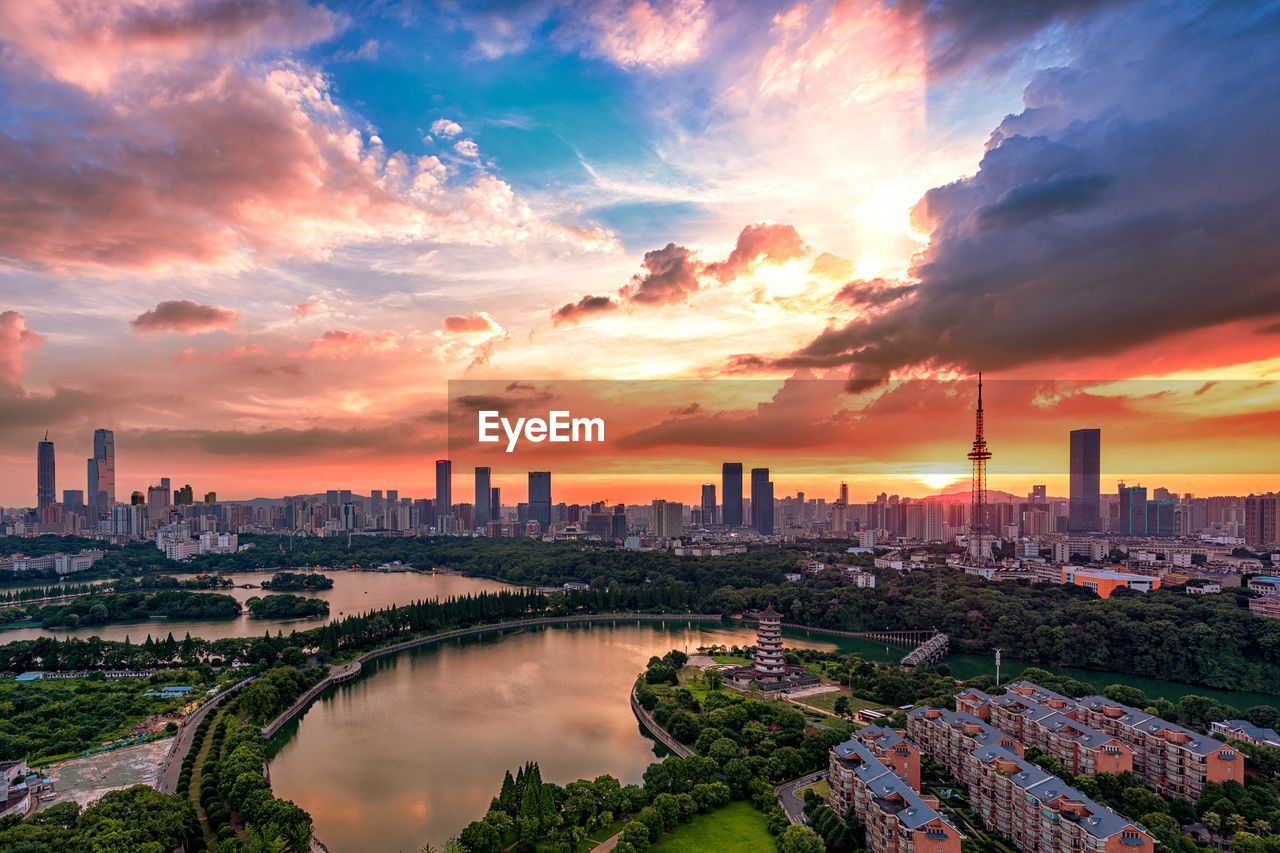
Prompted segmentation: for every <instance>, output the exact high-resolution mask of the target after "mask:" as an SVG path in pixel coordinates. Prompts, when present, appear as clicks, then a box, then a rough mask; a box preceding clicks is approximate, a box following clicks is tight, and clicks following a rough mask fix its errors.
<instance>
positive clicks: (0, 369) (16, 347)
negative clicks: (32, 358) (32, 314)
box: [0, 311, 44, 388]
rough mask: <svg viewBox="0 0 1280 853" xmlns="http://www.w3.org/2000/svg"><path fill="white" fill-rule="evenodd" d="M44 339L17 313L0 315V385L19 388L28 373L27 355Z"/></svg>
mask: <svg viewBox="0 0 1280 853" xmlns="http://www.w3.org/2000/svg"><path fill="white" fill-rule="evenodd" d="M42 343H44V337H43V336H41V335H39V334H36V333H35V332H33V331H32V330H31V329H28V328H27V318H26V317H24V316H23V315H22V314H21V313H19V312H17V311H5V312H4V313H3V314H0V385H5V386H8V387H10V388H16V387H18V384H19V383H20V382H21V381H22V374H23V373H24V372H26V368H27V362H26V355H27V353H28V352H30V351H31V350H34V349H35V348H36V347H38V346H40V344H42Z"/></svg>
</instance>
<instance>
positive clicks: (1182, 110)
mask: <svg viewBox="0 0 1280 853" xmlns="http://www.w3.org/2000/svg"><path fill="white" fill-rule="evenodd" d="M1278 6H1280V4H1277V3H1270V4H1267V5H1266V6H1265V7H1259V6H1256V5H1255V6H1250V5H1247V4H1218V5H1210V6H1208V7H1207V8H1206V9H1204V10H1201V9H1199V8H1192V9H1186V8H1182V9H1180V10H1175V9H1172V8H1171V7H1168V6H1154V5H1153V6H1150V7H1141V8H1134V9H1126V10H1123V12H1119V13H1113V14H1111V15H1109V16H1103V18H1102V19H1099V20H1097V21H1092V22H1089V23H1088V24H1082V25H1081V26H1080V27H1079V28H1078V29H1077V30H1076V31H1074V32H1072V33H1071V34H1069V35H1068V37H1067V38H1068V41H1069V43H1070V45H1071V48H1072V50H1073V54H1074V58H1073V60H1072V63H1071V64H1070V66H1068V67H1065V68H1056V69H1050V70H1047V71H1045V72H1042V73H1040V74H1039V75H1037V76H1036V77H1035V79H1033V81H1032V82H1031V84H1030V85H1029V86H1028V87H1027V90H1026V93H1025V99H1026V109H1024V110H1023V111H1022V112H1021V113H1019V114H1016V115H1011V116H1009V117H1007V118H1006V119H1005V120H1004V121H1003V122H1002V123H1001V125H1000V126H999V127H998V128H997V129H996V131H995V132H994V133H993V135H992V141H991V144H990V146H989V149H988V151H987V153H986V155H985V156H984V157H983V159H982V162H981V164H980V166H979V169H978V171H977V173H976V174H974V175H973V176H971V177H969V178H966V179H964V180H961V181H957V182H955V183H952V184H949V185H947V186H943V187H938V188H936V189H934V190H931V191H930V192H929V193H927V194H926V195H925V197H924V198H923V199H922V200H921V202H920V203H919V204H918V205H917V208H916V210H915V211H914V214H913V215H914V219H915V222H916V225H917V226H918V227H920V228H922V229H924V230H927V231H929V232H930V234H931V239H930V243H929V246H928V249H927V250H926V251H925V252H924V253H923V255H922V256H921V257H920V259H919V263H918V264H917V265H916V267H915V268H914V269H913V270H912V277H913V278H914V279H915V281H916V284H917V286H916V290H915V292H914V294H913V297H912V298H911V299H910V300H905V301H899V302H897V303H894V304H893V305H892V306H891V307H890V308H889V309H888V310H885V311H883V312H881V313H879V314H876V315H874V316H871V317H863V318H859V319H856V320H854V321H852V322H850V323H848V324H847V325H843V326H833V327H830V328H828V329H827V330H826V331H824V332H823V333H822V334H820V335H819V336H818V337H817V338H815V339H814V340H813V341H811V342H810V343H809V344H808V345H807V346H805V347H803V348H801V349H800V350H799V351H797V352H795V353H793V354H792V355H791V356H788V357H785V358H782V359H776V360H773V361H772V362H769V364H771V365H772V366H774V367H783V368H796V367H806V366H815V367H828V366H833V365H842V364H848V365H851V366H853V368H854V371H855V374H857V375H860V376H861V375H874V376H880V375H884V373H885V372H886V371H889V370H893V369H895V368H898V367H902V366H906V365H912V364H921V363H932V364H935V365H939V366H942V365H949V366H957V367H961V368H964V369H968V370H976V369H980V368H987V369H997V368H1001V367H1013V366H1017V365H1021V364H1026V363H1034V362H1037V361H1046V360H1058V359H1061V360H1070V359H1075V358H1082V357H1087V356H1092V355H1100V354H1110V353H1118V352H1121V351H1124V350H1126V349H1129V348H1131V347H1134V346H1137V345H1140V344H1145V343H1150V342H1154V341H1158V340H1161V339H1163V338H1167V337H1170V336H1173V335H1176V334H1179V333H1185V332H1189V331H1192V330H1195V329H1198V328H1203V327H1209V326H1215V325H1218V324H1224V323H1229V322H1233V321H1249V322H1255V321H1256V322H1258V323H1260V324H1261V323H1266V322H1269V321H1271V322H1274V321H1275V320H1276V318H1277V317H1280V241H1278V240H1276V238H1275V235H1276V234H1277V233H1280V169H1277V168H1276V167H1275V165H1274V152H1275V151H1276V150H1280V112H1277V111H1276V110H1275V109H1274V104H1276V103H1278V102H1280V14H1277V10H1278ZM738 362H739V363H740V364H741V365H743V366H746V367H751V366H753V362H751V361H750V358H749V357H745V358H740V359H739V360H738Z"/></svg>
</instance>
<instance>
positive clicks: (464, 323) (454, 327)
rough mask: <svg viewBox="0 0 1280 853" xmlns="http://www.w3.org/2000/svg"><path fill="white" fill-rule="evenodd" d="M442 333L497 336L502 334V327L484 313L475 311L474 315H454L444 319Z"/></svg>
mask: <svg viewBox="0 0 1280 853" xmlns="http://www.w3.org/2000/svg"><path fill="white" fill-rule="evenodd" d="M444 331H445V333H446V334H462V335H468V334H485V335H492V334H499V333H501V332H502V326H501V325H499V324H498V321H497V320H494V319H493V318H492V317H490V316H489V315H488V314H487V313H485V312H484V311H477V312H475V313H474V314H467V315H465V316H460V315H454V316H451V317H446V318H445V319H444Z"/></svg>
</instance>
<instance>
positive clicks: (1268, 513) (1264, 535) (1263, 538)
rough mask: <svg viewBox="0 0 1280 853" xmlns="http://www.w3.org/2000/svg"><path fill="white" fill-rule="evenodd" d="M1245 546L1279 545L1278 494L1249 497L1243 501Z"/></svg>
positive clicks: (1279, 498) (1279, 500) (1279, 505)
mask: <svg viewBox="0 0 1280 853" xmlns="http://www.w3.org/2000/svg"><path fill="white" fill-rule="evenodd" d="M1244 541H1245V544H1246V545H1274V544H1276V543H1280V494H1277V493H1276V492H1271V493H1269V494H1265V495H1249V496H1248V497H1247V498H1245V499H1244Z"/></svg>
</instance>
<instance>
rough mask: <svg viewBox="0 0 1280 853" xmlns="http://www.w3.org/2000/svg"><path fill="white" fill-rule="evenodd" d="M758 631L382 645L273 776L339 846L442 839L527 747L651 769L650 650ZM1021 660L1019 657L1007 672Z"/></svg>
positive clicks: (545, 764) (971, 670)
mask: <svg viewBox="0 0 1280 853" xmlns="http://www.w3.org/2000/svg"><path fill="white" fill-rule="evenodd" d="M786 637H787V644H788V645H790V646H793V647H808V648H817V649H824V650H837V649H838V650H840V651H843V652H846V653H852V654H860V655H862V656H863V657H866V658H868V659H873V660H884V661H896V660H898V659H899V658H900V657H901V656H902V654H903V653H904V651H905V650H904V649H902V648H901V647H892V646H885V645H883V644H880V643H874V642H869V641H865V640H858V639H854V638H845V637H837V636H832V635H824V634H822V633H820V632H810V631H804V632H794V631H791V632H787V634H786ZM754 641H755V633H754V630H753V629H751V628H748V627H737V626H731V625H725V626H723V627H722V626H718V625H714V624H713V625H708V624H706V623H662V624H660V623H637V622H625V621H624V622H614V623H601V624H596V625H582V626H558V627H553V628H542V629H533V630H525V631H518V632H507V633H504V634H497V633H495V634H488V635H484V636H481V637H473V638H466V639H462V640H455V641H452V642H448V643H444V644H439V645H429V646H423V647H420V648H417V649H413V650H410V651H407V652H403V653H400V654H398V655H393V656H389V657H386V658H380V659H377V660H375V661H373V662H372V663H371V664H370V665H369V666H368V668H367V669H366V671H365V672H364V673H363V674H362V675H361V676H360V677H359V678H357V679H356V680H354V681H352V682H348V683H346V684H342V685H338V686H336V687H334V688H333V689H331V690H329V691H327V692H326V694H325V695H324V696H322V697H321V698H320V699H319V700H317V701H316V702H315V703H314V704H313V705H312V706H311V707H310V708H309V709H308V710H307V711H306V712H305V714H304V715H303V716H302V717H301V718H300V719H298V720H295V721H294V722H293V723H291V724H290V725H289V726H287V727H286V728H285V729H284V730H283V731H282V732H281V733H280V734H279V735H278V736H277V737H276V739H275V741H274V743H273V748H274V749H276V750H278V751H277V752H276V754H275V756H274V757H273V759H272V760H271V763H270V769H271V780H272V783H273V786H274V788H275V791H276V794H277V795H278V796H281V797H285V798H287V799H291V800H294V801H295V802H297V803H298V804H299V805H301V806H302V807H303V808H305V809H307V810H308V811H309V812H311V814H312V816H313V817H314V819H315V825H316V834H317V836H318V837H319V838H320V839H321V841H323V842H324V843H325V844H326V845H327V846H328V847H329V848H330V849H331V850H333V851H334V853H343V851H357V850H404V851H416V850H419V849H420V848H421V847H422V845H423V844H426V843H431V844H433V845H435V846H437V847H438V846H439V845H440V844H441V843H442V842H444V841H445V840H446V839H447V838H449V837H450V836H452V835H455V834H456V833H457V832H458V831H459V830H461V829H462V827H464V826H465V825H466V824H467V823H469V822H470V821H472V820H475V819H477V818H480V817H482V816H483V815H484V813H485V811H486V810H487V808H488V806H489V800H490V799H491V798H492V797H493V796H494V795H495V794H496V793H497V791H498V787H499V786H500V784H501V782H502V774H503V772H504V771H505V770H508V769H510V770H512V771H514V770H515V768H516V767H517V766H519V765H521V764H523V763H524V762H526V761H537V762H538V763H539V765H540V766H541V769H542V774H543V778H544V779H547V780H548V781H553V782H556V783H559V784H564V783H567V782H570V781H572V780H574V779H578V778H589V777H594V776H597V775H600V774H602V773H608V774H611V775H613V776H615V777H617V778H618V779H620V780H621V781H622V782H623V783H624V784H626V783H628V782H639V781H640V779H641V774H642V773H643V772H644V768H645V767H647V766H648V765H649V764H650V763H651V762H652V761H654V760H656V756H655V752H654V747H655V744H654V743H653V741H651V740H649V739H648V738H646V737H645V736H643V735H642V734H641V732H640V729H639V725H638V724H637V722H636V720H635V717H634V716H633V715H632V713H631V708H630V704H629V702H628V694H629V692H630V689H631V685H632V683H633V682H634V680H635V677H636V675H637V674H638V673H639V672H640V671H641V670H642V669H643V668H644V665H645V662H646V661H648V659H649V658H650V657H651V656H652V655H655V654H656V655H661V654H665V653H666V652H668V651H670V650H671V649H673V648H675V649H681V650H688V651H689V652H692V651H693V650H694V649H696V648H697V647H699V646H704V645H713V644H723V645H735V644H736V645H748V644H751V643H753V642H754ZM949 663H950V664H951V666H952V669H953V672H955V674H956V675H957V676H960V677H969V676H971V675H976V674H979V672H982V671H990V669H991V668H992V664H991V662H990V661H989V660H987V659H985V658H981V657H976V656H967V655H956V656H953V658H952V659H950V660H949ZM984 666H985V667H986V669H983V667H984ZM1021 668H1022V665H1020V664H1019V663H1018V662H1016V661H1009V660H1006V661H1005V664H1004V668H1003V672H1004V674H1005V675H1007V676H1009V677H1013V676H1014V674H1015V673H1016V672H1018V671H1020V670H1021ZM1063 671H1064V672H1067V673H1069V674H1071V675H1073V676H1075V677H1077V678H1082V679H1084V680H1087V681H1089V683H1091V684H1094V685H1095V686H1096V687H1098V688H1099V689H1101V688H1102V687H1103V686H1105V685H1107V684H1112V683H1116V682H1121V683H1125V684H1133V685H1134V686H1136V687H1140V688H1142V689H1144V690H1147V691H1148V692H1149V693H1150V694H1151V695H1153V696H1160V695H1163V696H1167V697H1168V698H1171V699H1175V700H1176V698H1177V697H1178V696H1181V695H1183V694H1185V693H1190V692H1194V693H1200V694H1210V695H1215V696H1216V697H1218V698H1222V699H1223V701H1233V702H1240V703H1243V704H1244V705H1245V706H1247V705H1252V704H1258V703H1259V702H1261V701H1269V702H1275V701H1276V699H1275V697H1263V696H1256V695H1250V694H1232V693H1224V692H1222V691H1211V690H1207V689H1203V688H1191V687H1186V686H1185V685H1177V684H1173V683H1172V682H1161V681H1156V680H1152V679H1139V678H1133V677H1129V676H1122V675H1115V674H1109V673H1096V672H1084V671H1077V670H1063Z"/></svg>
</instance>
